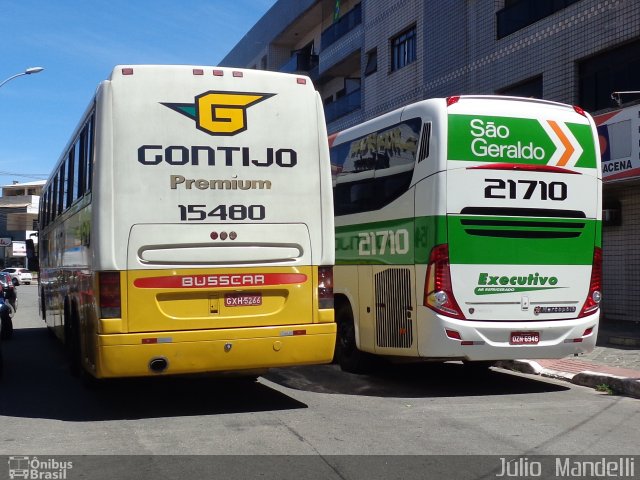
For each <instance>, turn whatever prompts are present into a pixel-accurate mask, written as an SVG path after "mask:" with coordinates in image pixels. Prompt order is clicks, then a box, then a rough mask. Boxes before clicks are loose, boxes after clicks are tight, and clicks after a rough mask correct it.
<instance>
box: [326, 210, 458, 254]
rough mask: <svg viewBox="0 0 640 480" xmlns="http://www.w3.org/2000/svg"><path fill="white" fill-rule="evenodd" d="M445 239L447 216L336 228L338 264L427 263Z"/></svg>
mask: <svg viewBox="0 0 640 480" xmlns="http://www.w3.org/2000/svg"><path fill="white" fill-rule="evenodd" d="M446 241H447V239H446V217H445V216H428V217H418V218H416V219H413V218H402V219H397V220H387V221H381V222H372V223H361V224H357V225H346V226H341V227H336V264H337V265H413V264H414V263H427V262H428V260H429V253H430V252H431V249H432V248H433V247H434V246H435V245H437V244H439V243H445V242H446Z"/></svg>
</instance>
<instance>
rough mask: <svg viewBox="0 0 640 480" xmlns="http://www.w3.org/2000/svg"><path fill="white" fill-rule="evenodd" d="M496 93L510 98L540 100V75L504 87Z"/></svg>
mask: <svg viewBox="0 0 640 480" xmlns="http://www.w3.org/2000/svg"><path fill="white" fill-rule="evenodd" d="M496 93H497V94H498V95H509V96H512V97H525V98H542V75H540V76H537V77H535V78H531V79H529V80H525V81H524V82H520V83H516V84H515V85H511V86H508V87H505V88H503V89H500V90H498V91H496Z"/></svg>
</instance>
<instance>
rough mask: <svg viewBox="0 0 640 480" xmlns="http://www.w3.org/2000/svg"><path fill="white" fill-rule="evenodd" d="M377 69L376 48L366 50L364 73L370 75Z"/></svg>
mask: <svg viewBox="0 0 640 480" xmlns="http://www.w3.org/2000/svg"><path fill="white" fill-rule="evenodd" d="M377 70H378V49H377V48H374V49H373V50H370V51H369V52H367V65H366V66H365V67H364V75H365V76H367V75H371V74H372V73H374V72H376V71H377Z"/></svg>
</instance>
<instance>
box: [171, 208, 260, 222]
mask: <svg viewBox="0 0 640 480" xmlns="http://www.w3.org/2000/svg"><path fill="white" fill-rule="evenodd" d="M178 208H179V209H180V220H181V221H183V222H198V221H202V220H205V219H206V218H207V217H212V218H217V219H218V220H222V221H224V220H264V218H265V208H264V205H218V206H216V207H214V208H213V209H212V210H209V209H208V208H207V206H206V205H178Z"/></svg>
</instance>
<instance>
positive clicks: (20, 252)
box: [11, 241, 27, 257]
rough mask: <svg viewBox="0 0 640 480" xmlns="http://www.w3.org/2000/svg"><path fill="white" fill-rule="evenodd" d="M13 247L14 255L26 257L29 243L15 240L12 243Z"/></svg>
mask: <svg viewBox="0 0 640 480" xmlns="http://www.w3.org/2000/svg"><path fill="white" fill-rule="evenodd" d="M11 246H12V247H13V251H12V254H11V256H12V257H26V256H27V245H26V242H24V241H23V242H13V243H12V244H11Z"/></svg>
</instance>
